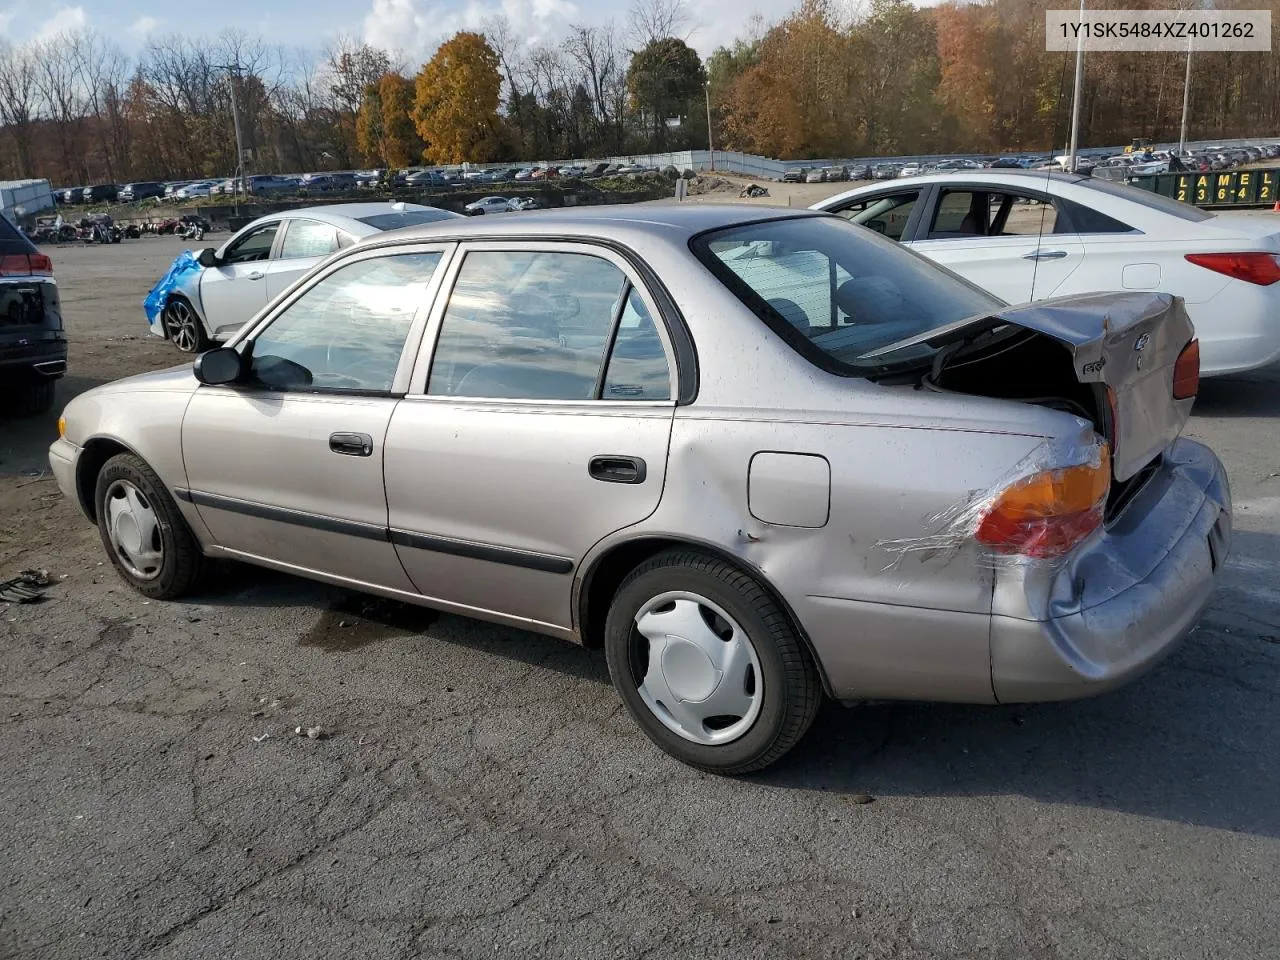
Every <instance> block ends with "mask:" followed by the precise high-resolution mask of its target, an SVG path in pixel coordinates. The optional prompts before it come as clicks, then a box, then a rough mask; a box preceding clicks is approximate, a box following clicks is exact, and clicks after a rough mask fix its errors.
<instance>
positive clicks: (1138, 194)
mask: <svg viewBox="0 0 1280 960" xmlns="http://www.w3.org/2000/svg"><path fill="white" fill-rule="evenodd" d="M1205 176H1211V174H1205ZM1086 185H1087V186H1088V187H1089V188H1090V189H1092V190H1097V191H1099V192H1101V193H1106V194H1110V195H1111V196H1113V197H1120V198H1121V199H1122V200H1130V201H1132V202H1134V203H1138V204H1141V205H1142V206H1144V207H1150V208H1151V209H1152V210H1159V211H1160V212H1161V213H1168V214H1172V215H1173V216H1175V217H1179V218H1180V219H1182V220H1190V221H1191V222H1192V223H1199V222H1200V221H1201V220H1210V219H1212V218H1213V217H1214V216H1215V214H1212V213H1209V212H1208V211H1207V210H1201V209H1200V208H1199V207H1193V206H1191V204H1189V203H1183V202H1182V201H1180V200H1174V199H1173V198H1172V197H1162V196H1161V195H1160V194H1158V193H1153V192H1152V191H1150V190H1143V189H1141V188H1140V187H1131V186H1129V185H1128V184H1127V183H1116V182H1115V181H1114V180H1095V179H1094V178H1093V177H1090V178H1089V180H1088V181H1087V184H1086Z"/></svg>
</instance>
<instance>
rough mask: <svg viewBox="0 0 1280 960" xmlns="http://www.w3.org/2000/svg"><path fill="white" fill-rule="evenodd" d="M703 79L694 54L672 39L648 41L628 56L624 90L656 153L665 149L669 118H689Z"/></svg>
mask: <svg viewBox="0 0 1280 960" xmlns="http://www.w3.org/2000/svg"><path fill="white" fill-rule="evenodd" d="M706 78H707V75H706V71H705V70H703V68H702V60H701V59H700V58H699V57H698V54H697V52H696V51H695V50H694V49H693V48H692V47H690V46H689V45H688V44H687V43H685V42H684V41H683V40H677V39H676V38H675V37H666V38H664V39H661V40H651V41H650V42H649V43H647V44H645V45H644V47H643V48H642V49H640V50H637V51H636V53H635V54H634V55H633V56H632V57H631V65H630V66H629V67H628V68H627V91H628V93H629V94H630V95H631V104H632V106H633V107H634V108H635V109H636V111H637V112H638V113H639V114H640V117H641V119H642V121H643V122H644V123H645V124H646V125H647V127H648V129H649V131H650V133H651V135H652V136H653V142H654V146H656V147H657V148H658V149H659V150H663V149H665V148H666V142H667V120H668V118H679V119H680V120H681V121H683V120H684V119H685V118H687V117H688V116H689V113H690V104H691V103H692V102H693V100H694V99H695V98H698V99H701V97H702V85H703V83H705V82H706Z"/></svg>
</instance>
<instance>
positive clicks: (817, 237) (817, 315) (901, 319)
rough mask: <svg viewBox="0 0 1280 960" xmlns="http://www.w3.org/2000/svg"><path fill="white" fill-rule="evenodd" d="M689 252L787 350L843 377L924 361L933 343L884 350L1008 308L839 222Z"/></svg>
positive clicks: (757, 230) (769, 227) (706, 237)
mask: <svg viewBox="0 0 1280 960" xmlns="http://www.w3.org/2000/svg"><path fill="white" fill-rule="evenodd" d="M692 246H693V250H694V253H695V254H697V256H698V258H699V259H700V260H701V261H702V262H703V263H704V264H705V265H706V266H707V267H708V268H709V269H710V270H711V272H712V273H713V274H714V275H715V276H716V277H718V278H719V279H720V281H721V282H723V283H724V284H725V286H727V287H728V288H729V289H730V290H731V291H732V292H733V293H734V294H735V295H736V296H737V297H738V298H739V299H741V300H742V301H743V303H745V304H746V305H747V306H748V307H749V308H750V309H751V310H752V311H753V312H755V314H756V315H757V316H759V317H760V318H761V319H762V320H763V321H764V322H765V323H767V324H768V325H769V326H770V327H771V328H773V329H774V330H775V331H776V332H777V333H778V334H779V336H781V337H782V338H783V339H784V340H785V341H786V342H787V343H789V344H790V345H791V346H792V347H794V348H795V349H796V350H797V351H798V352H799V353H801V354H802V355H803V356H805V357H807V358H808V359H809V360H811V361H813V362H814V363H816V364H818V365H819V366H821V367H823V368H824V369H829V370H832V371H833V372H836V373H841V374H845V375H859V376H861V375H866V374H871V373H878V372H883V371H885V370H886V369H890V368H892V367H895V366H899V365H902V364H910V365H915V364H916V363H919V362H922V361H924V360H927V359H929V358H931V357H932V356H933V354H934V353H935V352H936V348H934V347H932V346H930V345H929V344H928V343H915V344H912V345H910V346H909V347H904V348H903V349H902V350H900V351H898V350H895V351H894V352H892V353H889V354H882V353H881V351H883V350H884V348H886V347H890V346H891V345H895V344H897V343H898V341H903V340H908V339H911V338H915V337H918V336H920V335H921V334H925V333H929V332H930V331H934V330H938V329H940V328H942V327H946V326H948V325H950V324H953V323H956V322H957V321H960V320H963V319H964V318H967V317H972V316H980V315H982V314H988V313H993V312H995V311H998V310H999V309H1000V308H1001V306H1002V304H1001V302H1000V301H999V300H997V299H996V298H995V297H993V296H991V294H989V293H986V292H985V291H983V290H981V289H979V288H978V287H976V286H974V285H972V284H970V283H968V282H967V281H965V280H962V279H961V278H960V277H958V276H956V275H955V274H953V273H951V272H950V271H947V270H944V269H942V268H940V267H938V266H937V265H936V264H933V263H931V262H929V261H928V260H925V259H924V258H923V257H920V256H918V255H916V254H914V253H911V252H910V251H908V250H906V249H904V248H902V247H899V246H898V245H896V244H894V243H892V242H890V241H887V240H885V239H883V238H881V237H877V236H874V235H872V234H871V233H870V232H868V231H866V230H859V229H857V228H855V227H854V226H852V225H851V224H849V223H847V222H845V221H843V220H841V219H839V218H837V217H796V218H787V219H775V220H766V221H764V222H761V223H755V224H748V225H746V226H741V227H732V228H729V229H725V230H718V231H713V232H711V233H706V234H702V235H701V236H699V237H697V238H696V239H695V240H694V241H693V244H692ZM871 354H876V356H871Z"/></svg>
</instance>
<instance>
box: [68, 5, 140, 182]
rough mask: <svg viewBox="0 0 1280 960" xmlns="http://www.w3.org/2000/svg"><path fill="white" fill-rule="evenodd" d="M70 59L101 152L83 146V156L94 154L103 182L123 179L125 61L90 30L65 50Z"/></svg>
mask: <svg viewBox="0 0 1280 960" xmlns="http://www.w3.org/2000/svg"><path fill="white" fill-rule="evenodd" d="M67 55H68V56H70V57H72V58H74V59H75V61H76V67H77V70H78V72H79V75H80V81H81V83H82V84H83V85H84V100H85V111H86V114H87V115H88V116H90V117H92V118H93V120H94V128H95V132H96V134H97V136H98V139H99V140H100V143H101V151H100V152H99V151H95V150H92V149H91V148H90V147H89V145H86V149H85V151H84V153H85V155H86V157H88V156H89V155H91V154H95V153H96V154H98V155H100V156H101V158H102V167H103V170H104V172H105V174H106V179H107V180H115V179H116V178H117V177H118V176H125V175H126V173H127V169H128V164H129V144H128V136H127V130H126V126H125V123H124V114H123V110H122V97H123V94H124V86H125V84H126V83H127V82H128V77H129V60H128V58H127V57H125V55H124V52H123V51H122V50H121V49H120V48H119V47H117V46H116V45H115V44H113V43H111V42H109V41H107V40H105V39H103V38H102V37H101V36H100V35H99V34H97V33H95V32H94V31H92V30H85V31H83V32H81V33H79V34H77V35H76V36H75V37H74V41H73V43H72V44H71V46H70V48H69V49H68V50H67Z"/></svg>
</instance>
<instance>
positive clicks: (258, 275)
mask: <svg viewBox="0 0 1280 960" xmlns="http://www.w3.org/2000/svg"><path fill="white" fill-rule="evenodd" d="M265 276H266V274H265V273H263V272H262V271H261V270H255V271H253V273H249V274H246V275H245V279H246V280H261V279H262V278H263V277H265Z"/></svg>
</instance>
